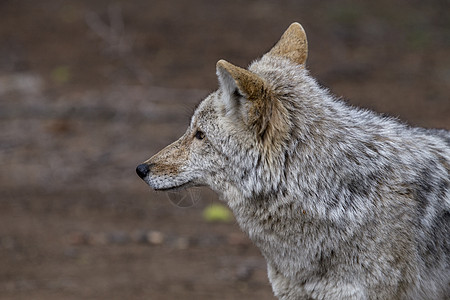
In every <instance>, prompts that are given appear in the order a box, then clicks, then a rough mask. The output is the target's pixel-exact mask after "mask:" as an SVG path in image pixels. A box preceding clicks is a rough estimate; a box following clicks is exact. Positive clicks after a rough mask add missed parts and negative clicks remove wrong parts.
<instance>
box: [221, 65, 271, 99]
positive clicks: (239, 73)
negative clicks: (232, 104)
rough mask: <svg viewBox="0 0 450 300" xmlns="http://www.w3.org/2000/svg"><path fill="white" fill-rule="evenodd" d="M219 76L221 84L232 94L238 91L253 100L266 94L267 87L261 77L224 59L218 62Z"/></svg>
mask: <svg viewBox="0 0 450 300" xmlns="http://www.w3.org/2000/svg"><path fill="white" fill-rule="evenodd" d="M217 76H218V77H219V82H220V84H221V86H222V87H223V88H225V89H226V90H227V91H229V92H230V94H233V93H236V92H238V93H239V94H241V95H242V96H243V97H245V98H246V99H248V100H250V101H252V102H254V101H258V100H259V99H261V97H262V96H263V95H264V94H265V90H266V88H265V84H264V81H263V79H262V78H261V77H259V76H258V75H256V74H255V73H252V72H250V71H248V70H246V69H243V68H240V67H237V66H235V65H233V64H230V63H229V62H227V61H225V60H223V59H221V60H219V61H218V62H217ZM236 89H238V90H237V91H236Z"/></svg>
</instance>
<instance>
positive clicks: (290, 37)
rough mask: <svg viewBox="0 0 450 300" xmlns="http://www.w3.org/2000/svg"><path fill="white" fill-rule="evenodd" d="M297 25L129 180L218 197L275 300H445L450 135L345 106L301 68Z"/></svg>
mask: <svg viewBox="0 0 450 300" xmlns="http://www.w3.org/2000/svg"><path fill="white" fill-rule="evenodd" d="M307 53H308V48H307V40H306V34H305V32H304V30H303V28H302V26H301V25H300V24H298V23H293V24H292V25H291V26H290V27H289V28H288V29H287V30H286V32H285V33H284V34H283V35H282V37H281V39H280V40H279V41H278V43H277V44H276V45H275V46H274V47H273V48H272V49H271V50H270V51H269V52H268V53H267V54H265V55H264V56H262V57H261V58H260V59H258V60H256V61H254V62H253V63H252V64H251V65H250V67H249V68H248V69H243V68H240V67H237V66H235V65H232V64H231V63H229V62H227V61H225V60H219V62H218V63H217V76H218V80H219V89H218V90H217V91H215V92H213V93H212V94H210V95H209V96H208V97H206V99H204V100H203V101H202V102H201V103H200V105H199V106H198V108H197V109H196V111H195V113H194V115H193V117H192V119H191V122H190V126H189V128H188V129H187V131H186V133H185V134H184V135H183V136H182V137H181V138H180V139H179V140H177V141H176V142H174V143H173V144H171V145H169V146H167V147H166V148H164V149H163V150H161V151H160V152H159V153H157V154H156V155H154V156H153V157H152V158H150V159H149V160H147V161H145V162H144V163H143V164H141V165H139V166H138V167H137V169H136V171H137V173H138V175H139V176H140V177H141V178H142V179H143V180H144V181H145V182H146V183H147V184H149V185H150V186H151V187H152V188H153V189H155V190H162V191H165V190H172V189H180V188H186V187H190V186H200V185H205V186H209V187H211V188H212V189H213V190H214V191H216V192H217V193H218V194H219V195H220V196H221V198H222V199H223V200H224V201H225V202H226V203H227V205H228V206H229V207H230V209H231V210H232V211H233V213H234V215H235V217H236V220H237V222H238V223H239V225H240V227H241V228H242V230H243V231H245V232H246V233H247V234H248V236H249V238H250V239H251V240H252V241H253V242H254V244H255V245H256V246H257V247H258V248H259V249H260V251H261V253H262V255H263V256H264V257H265V259H266V261H267V266H268V277H269V281H270V283H271V284H272V289H273V292H274V294H275V296H277V297H278V298H279V299H326V300H330V299H413V300H417V299H449V297H450V288H449V278H450V245H449V232H450V132H449V131H446V130H437V129H423V128H413V127H409V126H407V125H405V124H403V123H401V122H399V121H398V120H396V119H393V118H388V117H384V116H380V115H378V114H376V113H374V112H371V111H368V110H365V109H359V108H355V107H351V106H349V105H347V104H346V103H344V102H342V101H340V100H338V99H336V97H334V96H332V95H330V93H329V91H328V90H327V89H324V88H323V87H321V86H320V85H319V84H318V83H317V82H316V81H315V80H314V79H313V78H312V77H311V76H310V75H309V73H308V71H307V70H306V68H305V61H306V58H307Z"/></svg>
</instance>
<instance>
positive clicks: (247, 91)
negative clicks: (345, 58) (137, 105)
mask: <svg viewBox="0 0 450 300" xmlns="http://www.w3.org/2000/svg"><path fill="white" fill-rule="evenodd" d="M306 58H307V40H306V35H305V32H304V30H303V28H302V27H301V25H300V24H298V23H293V24H292V25H291V26H290V27H289V28H288V29H287V30H286V32H285V33H284V34H283V36H282V37H281V39H280V40H279V41H278V43H277V44H276V45H275V46H274V47H273V48H272V49H271V50H270V51H269V52H268V53H267V54H265V55H264V56H263V57H262V58H261V59H259V60H257V61H255V62H254V63H252V65H251V66H250V67H249V69H248V70H247V69H243V68H240V67H237V66H234V65H232V64H231V63H229V62H226V61H224V60H220V61H219V62H218V63H217V76H218V80H219V89H218V90H217V91H215V92H213V93H212V94H210V95H209V96H208V97H207V98H206V99H204V100H203V101H202V102H201V103H200V105H199V106H198V108H197V109H196V111H195V113H194V115H193V117H192V119H191V122H190V126H189V128H188V129H187V131H186V133H185V134H184V135H183V136H182V137H181V138H180V139H179V140H177V141H175V142H174V143H172V144H171V145H169V146H167V147H166V148H164V149H163V150H161V151H160V152H159V153H157V154H156V155H154V156H153V157H151V158H150V159H148V160H147V161H145V162H144V163H142V164H140V165H139V166H138V167H137V168H136V172H137V174H138V175H139V176H140V177H141V178H142V179H143V180H144V181H145V182H146V183H148V184H149V185H150V186H151V187H152V188H153V189H155V190H170V189H177V188H182V187H188V186H198V185H207V186H210V187H211V188H212V189H213V190H215V191H217V192H219V193H230V192H233V191H239V194H241V195H242V194H244V196H245V195H247V196H250V195H252V194H254V193H261V192H264V191H266V190H267V189H271V188H274V187H276V186H277V182H278V181H279V177H280V174H274V172H278V173H279V172H282V168H273V165H276V164H277V163H280V161H281V159H280V156H282V155H285V153H284V152H285V151H286V150H285V149H284V148H285V147H283V145H285V144H286V143H287V142H288V141H289V139H290V132H291V131H292V127H293V123H294V122H293V120H291V117H290V115H291V114H290V110H291V109H292V108H291V106H292V103H291V104H289V103H288V102H289V101H292V100H286V99H291V98H293V97H294V96H295V97H298V96H299V95H292V93H293V88H294V87H295V86H298V81H299V80H303V79H301V78H303V77H302V76H299V74H300V75H301V74H303V73H306V71H305V68H304V64H305V61H306ZM296 81H297V82H296ZM293 86H294V87H293ZM300 97H301V95H300ZM297 118H298V116H297ZM297 121H298V120H296V121H295V122H297ZM280 170H281V171H280Z"/></svg>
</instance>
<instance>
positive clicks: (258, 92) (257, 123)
mask: <svg viewBox="0 0 450 300" xmlns="http://www.w3.org/2000/svg"><path fill="white" fill-rule="evenodd" d="M217 77H218V78H219V83H220V86H221V88H222V91H223V92H224V93H226V95H225V97H223V101H224V104H225V111H226V114H227V115H230V116H233V117H237V118H238V120H242V121H243V122H244V123H246V124H247V125H249V126H250V127H252V128H253V129H255V130H256V131H257V132H258V133H259V132H260V131H261V130H263V129H264V128H265V126H266V125H267V121H268V117H269V116H268V110H269V109H270V107H271V104H270V92H269V89H268V88H267V86H266V84H265V82H264V80H263V79H262V78H261V77H259V76H258V75H256V74H255V73H252V72H250V71H248V70H246V69H243V68H240V67H237V66H235V65H232V64H230V63H229V62H227V61H225V60H219V61H218V62H217Z"/></svg>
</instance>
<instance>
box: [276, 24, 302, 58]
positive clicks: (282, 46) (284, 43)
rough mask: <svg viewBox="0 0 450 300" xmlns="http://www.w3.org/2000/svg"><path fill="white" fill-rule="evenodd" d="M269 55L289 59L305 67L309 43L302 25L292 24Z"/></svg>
mask: <svg viewBox="0 0 450 300" xmlns="http://www.w3.org/2000/svg"><path fill="white" fill-rule="evenodd" d="M267 55H270V56H278V57H283V58H287V59H289V60H290V61H292V62H295V63H297V64H300V65H304V64H305V62H306V58H307V57H308V41H307V39H306V33H305V30H304V29H303V27H302V25H300V24H299V23H292V24H291V26H289V28H288V29H287V30H286V31H285V32H284V33H283V35H282V36H281V38H280V40H279V41H278V43H277V44H276V45H275V46H274V47H273V48H272V49H271V50H270V51H269V52H268V53H267Z"/></svg>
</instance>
